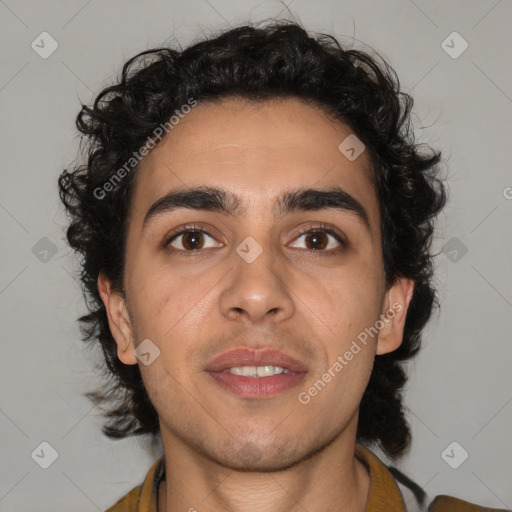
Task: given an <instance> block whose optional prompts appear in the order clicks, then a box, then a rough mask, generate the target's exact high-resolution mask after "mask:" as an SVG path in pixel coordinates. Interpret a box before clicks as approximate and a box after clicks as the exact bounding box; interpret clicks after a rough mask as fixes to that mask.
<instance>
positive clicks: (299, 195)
mask: <svg viewBox="0 0 512 512" xmlns="http://www.w3.org/2000/svg"><path fill="white" fill-rule="evenodd" d="M178 208H187V209H193V210H205V211H213V212H219V213H223V214H225V215H228V216H230V217H240V216H247V207H246V206H245V205H244V204H243V202H242V200H241V199H240V197H239V196H237V195H236V194H233V193H232V192H231V191H229V190H226V189H222V188H217V187H209V186H202V187H195V188H187V189H182V190H176V191H172V192H169V193H168V194H166V195H165V196H163V197H161V198H160V199H158V200H157V201H155V202H154V203H153V204H152V205H151V206H150V207H149V209H148V211H147V212H146V215H145V216H144V221H143V228H144V227H145V226H146V224H148V223H149V222H150V220H152V219H153V218H155V217H157V216H158V215H161V214H163V213H169V212H172V211H174V210H176V209H178ZM330 209H334V210H338V211H343V212H347V213H350V214H352V215H355V217H356V218H357V219H358V220H359V221H360V222H361V223H362V224H363V225H364V226H365V228H366V230H367V231H368V233H369V234H370V236H371V229H370V222H369V220H368V218H369V217H368V213H367V211H366V210H365V208H364V207H363V205H362V204H361V203H360V202H359V201H358V200H357V199H355V198H354V197H353V196H351V195H350V194H349V193H348V192H346V191H345V190H343V189H341V188H340V187H337V186H332V187H329V188H326V189H313V188H309V189H304V188H300V189H296V190H291V191H286V192H284V193H283V194H281V195H280V196H279V197H278V198H277V199H276V201H275V203H274V206H273V210H272V211H273V215H274V217H275V218H281V217H283V216H285V215H288V214H289V213H292V212H294V211H319V210H330Z"/></svg>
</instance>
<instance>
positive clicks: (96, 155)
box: [60, 23, 491, 512]
mask: <svg viewBox="0 0 512 512" xmlns="http://www.w3.org/2000/svg"><path fill="white" fill-rule="evenodd" d="M411 106H412V100H411V98H409V97H408V96H407V95H405V94H403V93H401V92H400V90H399V87H398V80H397V79H396V76H395V74H394V72H393V71H392V70H391V68H389V66H387V65H386V64H385V63H384V62H381V63H380V64H379V63H378V62H377V60H376V59H375V58H373V57H371V56H369V55H368V54H365V53H362V52H358V51H354V50H349V51H348V50H344V49H342V48H341V47H340V46H339V45H338V43H337V42H336V41H335V40H334V39H333V38H330V37H328V36H321V37H317V38H314V37H310V36H308V34H307V33H306V32H305V31H304V30H303V29H302V28H300V27H299V26H297V25H294V24H283V23H276V24H272V25H268V26H266V27H264V28H258V29H257V28H253V27H240V28H237V29H233V30H230V31H227V32H225V33H223V34H220V35H219V36H218V37H215V38H211V39H207V40H204V41H202V42H199V43H197V44H195V45H193V46H190V47H189V48H187V49H185V50H184V51H182V52H178V51H174V50H172V49H158V50H150V51H147V52H144V53H142V54H140V55H138V56H136V57H134V58H133V59H131V60H130V61H129V62H128V63H127V64H126V65H125V67H124V68H123V74H122V77H121V80H120V82H119V83H118V84H116V85H114V86H112V87H109V88H107V89H105V90H104V91H102V93H101V94H100V95H99V96H98V98H97V99H96V102H95V103H94V105H93V106H92V107H87V106H83V108H82V111H81V112H80V114H79V116H78V120H77V125H78V127H79V129H80V130H81V132H82V133H84V134H85V135H86V136H87V137H88V142H89V145H88V147H87V149H88V156H89V158H88V161H87V163H86V164H85V165H82V166H78V167H76V168H75V169H73V170H71V171H64V173H63V174H62V175H61V178H60V192H61V198H62V200H63V202H64V204H65V206H66V207H67V209H68V212H69V214H70V216H71V225H70V227H69V229H68V240H69V243H70V244H71V246H72V247H73V248H74V249H76V250H77V251H79V252H80V253H81V255H82V257H83V259H82V264H83V274H82V280H83V284H84V289H85V292H86V294H87V297H88V299H89V302H88V304H89V306H90V313H89V314H88V315H87V316H84V317H82V318H81V321H82V322H83V325H84V328H85V330H86V334H87V335H88V339H90V340H92V341H93V342H95V343H100V344H101V346H102V348H103V351H104V354H105V358H106V366H107V369H108V373H109V374H110V377H111V380H110V381H109V383H110V388H107V389H106V390H104V391H102V392H97V393H94V394H91V398H93V399H94V400H95V401H96V402H97V403H102V402H105V401H106V402H107V403H111V409H110V411H109V413H108V423H107V425H106V426H105V429H104V431H105V433H106V434H107V435H109V436H111V437H125V436H129V435H138V434H143V433H151V434H153V435H160V436H161V439H162V444H163V447H164V456H163V457H162V458H161V459H160V460H158V461H156V462H155V464H154V465H153V467H152V468H151V470H150V471H149V473H148V475H147V477H146V479H145V481H144V483H143V484H141V486H139V487H136V488H135V489H133V490H132V491H131V492H130V493H129V494H128V495H126V496H125V497H123V498H121V499H120V500H119V501H118V502H117V504H116V505H114V506H113V507H112V508H110V509H109V511H112V512H121V511H159V512H163V511H168V512H170V511H177V510H184V511H186V510H188V511H195V510H197V511H200V512H206V511H221V510H225V511H243V512H252V511H266V512H268V511H272V512H284V511H299V510H301V511H303V510H307V511H309V512H315V511H364V510H366V511H368V512H373V511H377V510H379V511H380V510H390V511H391V510H392V511H406V510H408V511H411V510H427V509H428V510H432V511H438V510H450V511H457V510H464V511H466V510H468V511H469V510H491V509H483V508H480V507H478V506H476V505H471V504H469V503H467V502H465V501H462V500H459V499H456V498H450V497H437V498H435V499H432V497H430V498H428V497H427V496H426V495H425V493H424V491H422V490H421V489H420V488H419V487H418V486H417V485H416V484H414V483H413V482H411V481H410V480H409V479H407V477H405V476H404V475H402V474H401V473H399V472H398V471H396V470H395V469H388V468H387V467H386V466H385V465H384V464H383V463H382V462H381V461H380V460H379V459H378V458H377V456H376V455H374V454H373V452H371V451H370V449H369V448H367V446H371V445H378V446H379V447H380V448H381V449H382V450H383V451H384V452H385V453H386V454H387V455H388V456H389V457H390V458H394V459H396V458H398V457H399V456H400V455H402V454H403V453H404V452H405V451H406V449H407V448H408V446H409V444H410V432H409V428H408V425H407V422H406V420H405V417H404V411H403V406H402V401H401V391H402V387H403V385H404V383H405V380H406V375H405V372H404V370H403V368H402V366H401V365H402V362H403V361H405V360H407V359H410V358H411V357H413V356H414V355H415V354H416V353H417V351H418V350H419V345H420V340H421V331H422V329H423V327H424V325H425V324H426V322H427V321H428V319H429V318H430V315H431V311H432V308H433V307H434V306H435V305H436V303H437V299H436V293H435V290H434V288H433V286H432V282H431V281H432V260H431V255H430V254H429V245H430V241H431V236H432V233H433V222H434V219H435V216H436V215H437V214H438V213H439V212H440V211H441V209H442V208H443V206H444V204H445V201H446V190H445V188H444V186H443V184H442V181H441V180H440V179H439V177H438V175H437V174H438V170H437V164H438V162H439V161H440V155H439V153H436V152H433V151H431V152H430V153H424V152H421V151H420V149H419V147H418V146H417V145H416V144H415V143H414V138H413V135H412V132H411V131H410V120H409V112H410V108H411ZM363 443H364V445H363Z"/></svg>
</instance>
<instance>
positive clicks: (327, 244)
mask: <svg viewBox="0 0 512 512" xmlns="http://www.w3.org/2000/svg"><path fill="white" fill-rule="evenodd" d="M329 237H330V239H329ZM300 238H304V241H305V245H306V247H299V248H300V249H308V250H312V251H318V250H325V249H335V248H336V243H337V244H338V246H343V241H342V240H341V238H340V237H339V236H338V235H337V234H336V233H333V232H332V231H329V230H325V229H322V230H309V231H306V232H305V233H302V234H301V235H300V236H299V237H298V238H297V240H299V239H300ZM333 239H334V244H335V245H334V247H333V242H332V240H333ZM295 243H296V242H294V243H293V244H291V245H292V247H297V246H296V245H294V244H295ZM308 244H309V245H312V246H313V247H307V245H308Z"/></svg>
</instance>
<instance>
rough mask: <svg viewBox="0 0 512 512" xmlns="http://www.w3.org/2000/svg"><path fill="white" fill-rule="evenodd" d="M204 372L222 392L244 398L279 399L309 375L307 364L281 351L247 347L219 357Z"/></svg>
mask: <svg viewBox="0 0 512 512" xmlns="http://www.w3.org/2000/svg"><path fill="white" fill-rule="evenodd" d="M205 371H206V372H207V374H208V375H209V376H210V377H211V379H212V380H213V382H214V383H215V384H217V385H218V386H220V387H221V388H222V389H224V390H225V391H228V392H230V393H233V394H235V395H237V396H241V397H245V398H267V397H272V396H276V395H278V394H279V393H282V392H284V391H287V390H289V389H291V388H293V387H295V386H298V385H299V384H300V383H301V382H302V381H303V379H304V378H305V376H306V374H307V368H306V365H305V364H303V363H301V362H300V361H298V360H297V359H295V358H292V357H291V356H289V355H287V354H285V353H283V352H281V351H279V350H276V349H265V350H256V349H250V348H247V347H242V348H238V349H234V350H231V351H228V352H224V353H222V354H220V355H219V356H217V357H216V358H215V359H213V361H211V362H210V363H209V364H208V365H207V367H206V368H205Z"/></svg>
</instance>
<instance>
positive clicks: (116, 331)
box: [98, 272, 137, 364]
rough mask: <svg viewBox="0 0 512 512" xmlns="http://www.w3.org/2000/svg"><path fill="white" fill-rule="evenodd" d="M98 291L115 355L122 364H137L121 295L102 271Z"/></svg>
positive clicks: (130, 330)
mask: <svg viewBox="0 0 512 512" xmlns="http://www.w3.org/2000/svg"><path fill="white" fill-rule="evenodd" d="M98 291H99V292H100V297H101V300H102V301H103V304H104V305H105V309H106V310H107V316H108V324H109V327H110V332H111V333H112V336H113V337H114V340H115V342H116V345H117V357H118V358H119V359H120V361H122V362H123V363H124V364H137V358H136V357H135V352H134V351H135V345H134V342H133V330H132V323H131V320H130V315H129V314H128V309H127V308H126V304H125V299H124V297H123V295H122V294H121V293H120V292H118V291H117V290H116V289H115V288H114V286H113V284H112V281H111V280H110V279H109V278H108V277H107V276H106V275H105V274H104V273H103V272H100V275H99V276H98Z"/></svg>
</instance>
